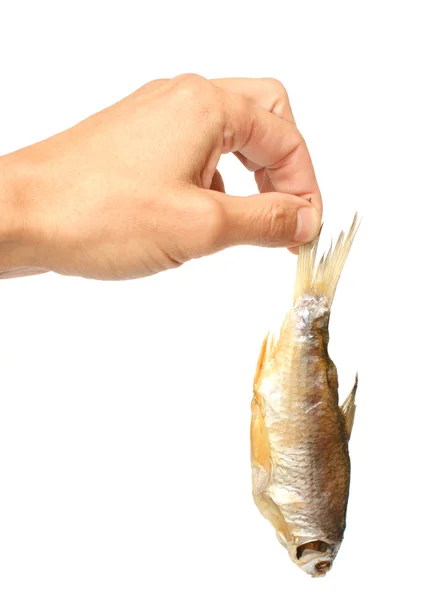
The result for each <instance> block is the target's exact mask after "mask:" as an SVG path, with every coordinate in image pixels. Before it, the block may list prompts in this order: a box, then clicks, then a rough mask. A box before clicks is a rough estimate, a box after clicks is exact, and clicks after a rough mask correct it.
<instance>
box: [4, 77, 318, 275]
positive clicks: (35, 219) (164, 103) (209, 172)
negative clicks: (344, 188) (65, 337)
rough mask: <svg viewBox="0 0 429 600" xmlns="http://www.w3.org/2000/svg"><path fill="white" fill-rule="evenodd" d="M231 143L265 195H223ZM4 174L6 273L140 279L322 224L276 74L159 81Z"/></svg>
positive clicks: (279, 242) (297, 240)
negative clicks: (223, 164)
mask: <svg viewBox="0 0 429 600" xmlns="http://www.w3.org/2000/svg"><path fill="white" fill-rule="evenodd" d="M227 152H234V153H235V154H236V156H237V157H238V158H239V159H240V160H241V162H242V163H243V164H244V166H245V167H247V168H248V169H249V170H250V171H253V172H254V173H255V179H256V182H257V184H258V188H259V191H260V194H255V195H252V196H248V197H236V196H228V195H227V194H225V190H224V185H223V181H222V178H221V176H220V174H219V172H218V171H217V170H216V167H217V164H218V162H219V159H220V156H221V154H223V153H227ZM1 181H3V184H2V186H1V187H0V203H1V206H0V210H1V211H2V214H3V219H2V225H0V271H1V272H2V273H3V276H6V277H9V276H13V275H19V274H29V273H37V272H43V271H56V272H57V273H62V274H67V275H81V276H83V277H91V278H96V279H128V278H134V277H141V276H144V275H150V274H153V273H157V272H158V271H162V270H164V269H168V268H171V267H176V266H179V265H181V264H182V263H184V262H185V261H187V260H190V259H191V258H197V257H201V256H204V255H207V254H211V253H213V252H216V251H218V250H221V249H222V248H226V247H228V246H232V245H236V244H255V245H261V246H288V247H294V246H298V245H300V244H302V243H304V242H308V241H311V240H312V239H314V238H315V236H316V235H317V233H318V231H319V229H320V223H321V213H322V201H321V197H320V192H319V188H318V186H317V182H316V178H315V175H314V170H313V166H312V163H311V159H310V155H309V153H308V150H307V147H306V145H305V142H304V140H303V138H302V136H301V134H300V133H299V131H298V129H297V128H296V125H295V122H294V119H293V116H292V112H291V108H290V105H289V101H288V96H287V93H286V90H285V89H284V88H283V86H282V85H281V84H280V83H279V82H277V81H276V80H272V79H219V80H213V81H209V80H206V79H204V78H203V77H200V76H198V75H181V76H179V77H176V78H174V79H171V80H159V81H152V82H151V83H148V84H147V85H145V86H143V87H142V88H141V89H139V90H137V91H136V92H134V93H133V94H131V95H130V96H128V97H127V98H125V99H123V100H121V101H120V102H118V103H117V104H114V105H113V106H111V107H109V108H107V109H105V110H103V111H101V112H100V113H97V114H95V115H93V116H92V117H90V118H88V119H86V120H85V121H83V122H81V123H79V124H78V125H76V126H75V127H72V128H71V129H69V130H67V131H64V132H62V133H60V134H58V135H55V136H53V137H51V138H49V139H47V140H45V141H43V142H40V143H37V144H35V145H33V146H29V147H27V148H24V149H22V150H19V151H17V152H14V153H12V154H9V155H7V156H4V157H2V158H1V159H0V182H1ZM1 191H3V196H2V193H1Z"/></svg>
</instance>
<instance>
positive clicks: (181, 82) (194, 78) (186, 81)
mask: <svg viewBox="0 0 429 600" xmlns="http://www.w3.org/2000/svg"><path fill="white" fill-rule="evenodd" d="M174 83H175V84H176V87H177V93H178V94H179V95H180V96H181V97H183V98H184V99H186V100H192V101H193V100H195V99H198V98H201V97H203V96H205V95H206V94H207V89H208V88H209V87H210V85H211V84H210V82H209V81H208V80H207V79H205V78H204V77H202V76H201V75H197V74H196V73H185V74H183V75H178V76H177V77H175V78H174Z"/></svg>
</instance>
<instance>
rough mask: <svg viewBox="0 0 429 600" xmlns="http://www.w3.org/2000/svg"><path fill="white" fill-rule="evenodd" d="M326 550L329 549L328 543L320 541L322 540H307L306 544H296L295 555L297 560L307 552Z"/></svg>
mask: <svg viewBox="0 0 429 600" xmlns="http://www.w3.org/2000/svg"><path fill="white" fill-rule="evenodd" d="M327 550H329V544H327V543H326V542H322V540H314V541H313V542H307V543H306V544H301V546H298V548H297V549H296V557H297V559H298V560H301V558H304V557H305V556H307V555H308V554H314V552H321V553H323V552H326V551H327ZM324 562H326V561H324ZM329 564H330V563H329Z"/></svg>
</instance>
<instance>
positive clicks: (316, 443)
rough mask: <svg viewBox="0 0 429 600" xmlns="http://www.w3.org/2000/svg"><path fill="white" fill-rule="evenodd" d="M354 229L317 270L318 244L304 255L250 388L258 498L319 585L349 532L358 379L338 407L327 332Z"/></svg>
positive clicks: (302, 251)
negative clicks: (277, 329)
mask: <svg viewBox="0 0 429 600" xmlns="http://www.w3.org/2000/svg"><path fill="white" fill-rule="evenodd" d="M357 228H358V221H357V215H356V216H355V218H354V220H353V224H352V226H351V229H350V231H349V233H348V235H347V236H345V235H344V233H341V235H340V237H339V239H338V242H337V244H336V245H335V248H334V249H333V250H332V248H331V249H330V250H329V252H328V253H327V254H326V255H324V256H323V257H322V258H321V260H320V262H319V264H318V266H317V268H316V252H317V244H318V239H317V240H316V241H315V242H313V243H312V244H307V245H305V246H302V247H301V248H300V250H299V256H298V266H297V275H296V282H295V294H294V304H293V308H292V310H291V311H290V312H289V313H288V315H287V316H286V319H285V321H284V323H283V325H282V328H281V330H280V333H279V335H278V336H277V338H276V337H275V336H274V335H272V334H268V336H267V337H266V338H265V340H264V343H263V346H262V349H261V353H260V357H259V361H258V366H257V370H256V375H255V380H254V386H253V393H254V395H253V400H252V421H251V457H252V484H253V486H252V487H253V497H254V500H255V503H256V505H257V507H258V508H259V510H260V512H261V514H262V515H263V516H264V517H265V518H267V519H268V520H269V521H270V522H271V524H272V525H273V527H274V528H275V529H276V532H277V537H278V539H279V541H280V542H281V543H282V544H283V545H284V546H285V547H286V549H287V550H288V552H289V556H290V558H291V559H292V560H293V562H294V563H295V564H297V565H298V566H299V567H300V568H301V569H303V570H304V571H305V572H307V573H309V574H310V575H312V576H313V577H319V576H322V575H325V574H326V573H327V572H328V571H329V570H330V568H331V566H332V562H333V560H334V559H335V556H336V555H337V552H338V550H339V547H340V545H341V541H342V539H343V534H344V529H345V526H346V510H347V500H348V494H349V483H350V459H349V453H348V442H349V438H350V434H351V430H352V426H353V419H354V414H355V394H356V389H357V375H356V381H355V383H354V386H353V389H352V390H351V392H350V394H349V396H348V397H347V399H346V400H345V402H344V403H343V404H342V406H339V405H338V378H337V370H336V368H335V365H334V363H333V362H332V360H331V359H330V357H329V354H328V340H329V332H328V326H329V317H330V311H331V305H332V301H333V299H334V294H335V290H336V287H337V284H338V280H339V278H340V275H341V271H342V269H343V267H344V263H345V261H346V259H347V256H348V254H349V251H350V247H351V245H352V242H353V239H354V237H355V234H356V231H357Z"/></svg>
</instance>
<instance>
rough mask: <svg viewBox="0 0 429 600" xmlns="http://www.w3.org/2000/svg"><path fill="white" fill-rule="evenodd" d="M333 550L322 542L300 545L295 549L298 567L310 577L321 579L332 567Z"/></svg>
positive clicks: (315, 541)
mask: <svg viewBox="0 0 429 600" xmlns="http://www.w3.org/2000/svg"><path fill="white" fill-rule="evenodd" d="M332 551H333V548H332V546H331V545H330V544H328V543H327V542H324V541H323V540H313V541H311V542H306V543H305V544H301V545H300V546H298V547H297V549H296V559H297V562H298V565H299V566H300V567H301V569H303V570H304V571H306V573H308V574H309V575H311V576H312V577H323V576H324V575H326V573H327V572H328V571H330V569H331V567H332V561H333V556H332Z"/></svg>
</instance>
